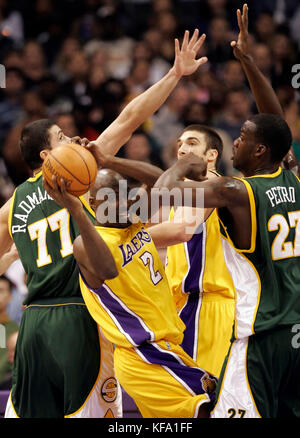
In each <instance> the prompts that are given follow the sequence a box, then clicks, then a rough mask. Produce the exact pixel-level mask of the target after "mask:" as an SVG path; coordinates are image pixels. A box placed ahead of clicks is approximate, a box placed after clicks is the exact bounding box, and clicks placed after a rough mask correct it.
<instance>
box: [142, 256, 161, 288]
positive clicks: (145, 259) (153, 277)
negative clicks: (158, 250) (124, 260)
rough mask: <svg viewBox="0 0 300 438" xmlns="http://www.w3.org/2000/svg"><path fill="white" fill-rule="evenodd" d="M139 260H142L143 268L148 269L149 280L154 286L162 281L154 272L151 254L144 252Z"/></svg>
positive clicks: (157, 273)
mask: <svg viewBox="0 0 300 438" xmlns="http://www.w3.org/2000/svg"><path fill="white" fill-rule="evenodd" d="M140 259H141V260H142V262H143V263H144V265H145V266H148V267H149V271H150V278H151V280H152V283H153V284H154V285H155V286H156V285H157V284H158V283H159V282H160V280H162V276H161V273H160V272H159V271H155V269H154V261H153V255H152V254H151V252H149V251H145V252H143V254H142V255H141V256H140Z"/></svg>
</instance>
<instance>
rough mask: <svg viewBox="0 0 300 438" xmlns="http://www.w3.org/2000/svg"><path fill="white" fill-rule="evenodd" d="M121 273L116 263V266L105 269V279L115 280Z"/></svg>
mask: <svg viewBox="0 0 300 438" xmlns="http://www.w3.org/2000/svg"><path fill="white" fill-rule="evenodd" d="M118 275H119V272H118V270H117V266H116V265H115V264H114V266H110V267H109V268H107V269H106V271H105V275H104V277H105V280H113V279H114V278H116V277H117V276H118Z"/></svg>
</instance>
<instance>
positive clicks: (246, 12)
mask: <svg viewBox="0 0 300 438" xmlns="http://www.w3.org/2000/svg"><path fill="white" fill-rule="evenodd" d="M242 18H243V25H244V30H248V5H247V4H246V3H245V4H244V6H243V17H242Z"/></svg>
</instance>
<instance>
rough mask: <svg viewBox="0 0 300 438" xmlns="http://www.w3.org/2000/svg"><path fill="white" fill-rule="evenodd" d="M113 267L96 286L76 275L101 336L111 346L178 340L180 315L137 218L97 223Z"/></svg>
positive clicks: (182, 326) (162, 269) (152, 246)
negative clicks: (122, 224)
mask: <svg viewBox="0 0 300 438" xmlns="http://www.w3.org/2000/svg"><path fill="white" fill-rule="evenodd" d="M96 229H97V231H98V232H99V234H100V235H101V237H102V238H103V239H104V241H105V242H106V244H107V245H108V247H109V249H110V251H111V253H112V255H113V257H114V259H115V262H116V265H117V269H118V272H119V274H118V276H117V277H116V278H114V279H112V280H107V281H105V282H104V283H103V285H102V286H101V287H100V288H99V289H98V290H95V289H92V288H90V287H89V286H88V284H87V283H86V281H85V279H84V278H83V276H82V274H80V286H81V291H82V295H83V298H84V300H85V302H86V305H87V307H88V309H89V311H90V313H91V315H92V317H93V318H94V319H95V320H96V322H97V323H98V324H99V325H100V327H101V328H102V331H103V333H104V335H105V336H106V337H107V339H108V340H110V341H111V342H112V343H114V344H115V345H119V346H125V347H137V346H139V345H141V344H143V343H144V342H147V341H148V342H154V341H159V340H165V341H170V342H173V343H175V344H180V343H181V342H182V339H183V331H184V329H185V325H184V323H183V322H182V320H181V319H180V318H179V316H178V314H177V311H176V306H175V303H174V299H173V297H172V293H171V290H170V288H169V285H168V281H167V278H166V275H165V272H164V268H163V265H162V263H161V260H160V257H159V255H158V253H157V250H156V248H155V246H154V243H153V242H152V239H151V236H150V234H149V233H148V231H147V230H146V228H145V226H144V225H143V224H141V223H140V222H139V223H137V224H132V225H131V226H129V227H127V228H124V229H121V228H108V227H98V226H97V227H96Z"/></svg>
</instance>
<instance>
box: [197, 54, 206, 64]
mask: <svg viewBox="0 0 300 438" xmlns="http://www.w3.org/2000/svg"><path fill="white" fill-rule="evenodd" d="M207 61H208V58H207V57H206V56H202V58H199V59H198V60H197V63H198V65H199V66H200V65H203V64H205V63H206V62H207Z"/></svg>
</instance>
